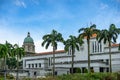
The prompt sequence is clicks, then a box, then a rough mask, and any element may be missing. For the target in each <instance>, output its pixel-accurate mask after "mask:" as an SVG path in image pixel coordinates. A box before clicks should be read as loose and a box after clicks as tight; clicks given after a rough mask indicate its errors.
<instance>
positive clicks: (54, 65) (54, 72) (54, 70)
mask: <svg viewBox="0 0 120 80" xmlns="http://www.w3.org/2000/svg"><path fill="white" fill-rule="evenodd" d="M54 76H55V47H54V46H53V77H54Z"/></svg>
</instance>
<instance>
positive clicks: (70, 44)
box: [64, 35, 83, 74]
mask: <svg viewBox="0 0 120 80" xmlns="http://www.w3.org/2000/svg"><path fill="white" fill-rule="evenodd" d="M82 43H83V41H82V39H80V38H79V39H78V38H76V37H75V36H72V35H70V36H69V39H67V40H66V41H65V42H64V45H65V48H64V49H65V51H69V50H70V49H71V50H72V63H71V74H73V68H74V54H75V49H77V50H78V51H79V47H80V45H82Z"/></svg>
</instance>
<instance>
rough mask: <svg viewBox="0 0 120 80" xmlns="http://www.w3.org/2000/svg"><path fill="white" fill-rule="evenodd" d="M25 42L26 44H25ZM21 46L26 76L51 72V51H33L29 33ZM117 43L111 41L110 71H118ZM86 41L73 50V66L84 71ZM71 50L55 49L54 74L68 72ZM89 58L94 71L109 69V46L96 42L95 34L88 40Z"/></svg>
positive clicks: (119, 69)
mask: <svg viewBox="0 0 120 80" xmlns="http://www.w3.org/2000/svg"><path fill="white" fill-rule="evenodd" d="M29 43H30V44H29ZM26 44H27V45H26ZM23 47H24V48H25V50H26V52H27V55H26V57H24V58H23V69H24V70H28V71H29V72H28V76H31V77H32V76H35V75H36V76H44V75H47V74H48V73H50V72H52V71H51V70H52V59H53V54H52V52H43V53H35V51H34V50H35V49H34V48H35V47H34V42H33V39H32V38H31V37H30V33H28V36H27V37H26V38H25V39H24V42H23ZM118 47H119V44H113V43H112V50H111V51H112V53H111V54H112V71H113V72H118V71H120V51H119V50H118ZM87 50H88V49H87V41H86V39H84V44H83V45H82V46H80V51H77V50H76V51H75V54H74V68H80V69H81V72H82V73H84V69H85V68H87V66H88V53H87ZM71 59H72V58H71V51H68V52H65V51H64V50H59V51H56V53H55V74H56V75H61V74H68V73H70V69H71ZM90 59H91V64H90V66H91V69H93V70H94V72H108V71H109V48H108V44H104V43H103V42H101V43H98V41H97V40H96V35H93V37H92V38H91V40H90Z"/></svg>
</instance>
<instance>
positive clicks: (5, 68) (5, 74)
mask: <svg viewBox="0 0 120 80" xmlns="http://www.w3.org/2000/svg"><path fill="white" fill-rule="evenodd" d="M4 61H5V63H4V71H5V72H4V80H6V57H5V58H4Z"/></svg>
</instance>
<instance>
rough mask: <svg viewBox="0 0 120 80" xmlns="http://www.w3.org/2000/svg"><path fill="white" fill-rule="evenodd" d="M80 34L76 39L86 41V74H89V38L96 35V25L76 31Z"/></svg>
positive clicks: (97, 31)
mask: <svg viewBox="0 0 120 80" xmlns="http://www.w3.org/2000/svg"><path fill="white" fill-rule="evenodd" d="M78 32H79V33H80V34H79V36H78V38H82V39H85V38H86V39H87V48H88V72H90V38H91V37H92V36H93V34H98V33H99V30H98V29H96V25H95V24H93V25H91V26H90V27H86V28H81V29H79V30H78Z"/></svg>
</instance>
